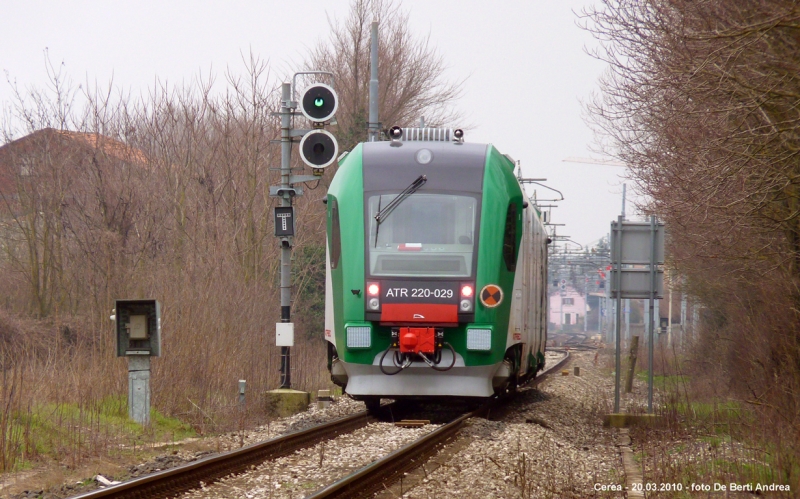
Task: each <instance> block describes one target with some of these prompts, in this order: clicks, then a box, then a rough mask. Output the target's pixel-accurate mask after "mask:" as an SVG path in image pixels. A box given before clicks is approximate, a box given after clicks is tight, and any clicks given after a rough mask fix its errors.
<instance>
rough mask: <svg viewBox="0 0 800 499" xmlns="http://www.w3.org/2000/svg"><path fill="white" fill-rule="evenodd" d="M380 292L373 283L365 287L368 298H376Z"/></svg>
mask: <svg viewBox="0 0 800 499" xmlns="http://www.w3.org/2000/svg"><path fill="white" fill-rule="evenodd" d="M380 292H381V288H380V287H379V286H378V285H377V284H375V283H372V284H370V285H369V286H367V293H369V295H370V296H378V293H380Z"/></svg>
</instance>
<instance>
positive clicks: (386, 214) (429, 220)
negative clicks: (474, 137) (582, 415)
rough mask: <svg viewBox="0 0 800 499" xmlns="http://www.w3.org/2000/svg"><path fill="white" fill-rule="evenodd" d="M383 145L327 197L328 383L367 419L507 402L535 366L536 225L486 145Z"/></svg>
mask: <svg viewBox="0 0 800 499" xmlns="http://www.w3.org/2000/svg"><path fill="white" fill-rule="evenodd" d="M390 133H391V134H393V135H394V136H395V137H396V138H395V139H393V140H392V141H382V142H367V143H362V144H359V145H358V146H356V147H355V148H354V149H353V151H352V152H350V153H349V154H347V155H346V157H345V158H344V159H343V160H342V161H341V162H340V167H339V170H338V171H337V172H336V175H335V176H334V178H333V181H332V182H331V186H330V188H329V190H328V195H327V199H326V203H327V236H328V248H327V282H326V292H325V339H326V340H327V341H328V342H329V344H328V367H329V369H330V371H331V377H332V379H333V381H334V382H335V383H336V384H338V385H340V386H342V387H343V388H344V389H345V391H346V392H347V393H348V394H349V395H351V396H352V397H353V398H356V399H358V400H363V401H365V402H366V403H367V407H368V408H371V409H374V408H376V407H377V406H378V405H379V402H380V398H381V397H384V398H393V399H403V398H428V397H430V398H437V399H439V398H441V397H458V398H463V397H480V398H483V397H490V396H492V395H493V394H496V393H502V392H506V391H508V390H513V389H514V388H516V386H518V385H519V384H522V383H524V382H526V381H527V380H529V379H531V378H533V377H534V376H535V375H536V373H537V372H538V371H539V370H541V369H542V367H543V366H544V351H545V343H546V340H547V317H548V314H547V295H546V284H547V282H546V280H547V244H548V242H549V241H548V237H547V234H546V232H545V227H544V224H543V221H542V214H541V212H539V211H538V210H537V209H536V207H534V206H532V205H530V204H529V203H528V200H527V198H526V195H525V193H524V191H523V189H522V188H521V186H520V183H519V180H518V179H517V177H516V176H515V175H514V168H515V163H514V161H513V160H511V159H510V158H509V157H508V156H505V155H503V154H501V153H500V152H498V150H497V149H495V148H494V147H493V146H492V145H486V144H470V143H464V142H463V140H461V137H462V133H461V131H460V130H456V131H453V130H449V129H407V130H400V129H398V128H396V127H395V128H394V129H392V131H391V132H390ZM403 134H405V139H404V140H400V139H399V138H398V137H402V135H403ZM409 139H411V140H409ZM414 139H433V140H414Z"/></svg>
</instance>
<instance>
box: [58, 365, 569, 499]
mask: <svg viewBox="0 0 800 499" xmlns="http://www.w3.org/2000/svg"><path fill="white" fill-rule="evenodd" d="M568 358H569V355H568V354H567V355H566V356H565V357H564V359H562V360H561V361H560V362H559V363H558V364H556V365H555V366H553V367H551V368H549V369H547V371H545V372H543V373H542V374H540V375H539V376H538V377H537V378H536V379H535V380H533V381H532V384H534V385H535V384H537V383H539V382H540V381H542V380H543V379H544V377H545V376H546V375H547V374H549V373H552V372H554V371H555V370H557V369H559V368H560V367H561V366H562V365H563V364H564V363H565V362H566V361H567V360H568ZM501 403H502V401H501V400H499V399H493V400H491V401H490V402H489V403H487V404H484V405H483V406H481V407H480V408H478V409H477V410H475V411H473V412H470V413H467V414H463V415H461V416H459V417H458V418H456V419H455V420H453V421H451V422H450V423H448V424H446V425H444V426H442V427H441V428H439V429H438V430H435V431H433V432H431V433H429V434H427V435H425V436H424V437H422V438H420V439H418V440H416V441H414V442H412V443H411V444H408V445H406V446H405V447H402V448H400V449H398V450H396V451H394V452H392V453H391V454H389V455H387V456H386V457H384V458H383V459H380V460H378V461H375V462H373V463H371V464H369V465H367V466H365V467H364V468H362V469H360V470H359V471H357V472H355V473H353V474H351V475H349V476H347V477H345V478H343V479H341V480H339V481H337V482H335V483H333V484H331V485H329V486H327V487H324V488H323V489H320V490H319V491H317V492H315V493H314V494H312V495H311V496H309V497H314V498H317V497H319V498H322V497H325V498H329V497H356V496H368V495H369V494H370V493H372V492H375V491H379V490H381V489H383V486H384V484H389V483H392V482H394V481H396V480H397V479H398V477H400V476H401V474H402V473H405V472H407V471H409V470H411V469H413V468H415V467H417V466H419V465H420V464H421V463H423V462H425V460H426V459H427V458H428V457H430V456H431V455H433V454H434V453H435V452H436V450H437V449H438V448H440V447H441V446H442V445H444V444H445V443H447V442H449V441H451V440H452V439H453V438H454V437H455V435H456V434H457V433H458V431H459V429H460V428H461V427H462V426H463V424H464V422H465V421H467V420H468V419H469V418H471V417H479V416H486V415H487V414H488V413H489V411H491V410H492V409H494V408H495V407H497V406H498V405H499V404H501ZM384 411H385V412H387V413H388V412H389V411H391V405H390V406H384ZM373 421H376V418H375V417H373V416H371V415H369V414H368V413H367V412H360V413H357V414H353V415H351V416H347V417H344V418H340V419H337V420H334V421H331V422H329V423H324V424H322V425H318V426H314V427H312V428H308V429H306V430H302V431H298V432H294V433H290V434H288V435H284V436H281V437H278V438H274V439H272V440H268V441H264V442H259V443H256V444H252V445H248V446H245V447H242V448H241V449H237V450H234V451H230V452H225V453H221V454H218V455H215V456H211V457H207V458H205V459H201V460H198V461H195V462H192V463H188V464H185V465H182V466H178V467H175V468H171V469H168V470H164V471H160V472H157V473H152V474H150V475H147V476H143V477H141V478H137V479H134V480H130V481H127V482H124V483H121V484H118V485H114V486H110V487H107V488H104V489H99V490H95V491H92V492H88V493H85V494H81V495H79V496H75V497H74V498H73V499H100V498H115V499H116V498H139V499H142V498H163V497H172V496H175V495H177V494H180V493H182V492H186V491H189V490H192V489H196V488H198V487H200V486H201V485H203V484H210V483H212V482H214V481H216V480H219V479H220V478H223V477H226V476H229V475H234V474H238V473H242V472H244V471H246V470H248V469H249V468H251V467H254V466H256V465H258V464H260V463H262V462H264V461H267V460H271V459H276V458H278V457H281V456H285V455H289V454H291V453H293V452H295V451H297V450H300V449H303V448H307V447H310V446H313V445H315V444H317V443H319V442H322V441H324V440H329V439H332V438H335V437H337V436H339V435H342V434H345V433H348V432H352V431H355V430H357V429H359V428H362V427H364V426H366V425H367V424H368V423H370V422H373Z"/></svg>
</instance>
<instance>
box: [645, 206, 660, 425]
mask: <svg viewBox="0 0 800 499" xmlns="http://www.w3.org/2000/svg"><path fill="white" fill-rule="evenodd" d="M657 294H658V286H657V283H656V217H655V215H650V320H649V321H648V322H649V324H648V327H649V328H650V331H649V337H650V339H649V344H648V346H647V362H648V366H647V367H648V371H647V413H648V414H653V329H654V327H653V324H654V323H655V320H656V318H655V299H656V295H657Z"/></svg>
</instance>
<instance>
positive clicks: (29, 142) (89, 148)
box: [0, 128, 147, 196]
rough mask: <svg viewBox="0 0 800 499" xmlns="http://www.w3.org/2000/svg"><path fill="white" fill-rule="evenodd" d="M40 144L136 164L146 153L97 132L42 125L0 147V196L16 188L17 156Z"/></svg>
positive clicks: (143, 159) (141, 161)
mask: <svg viewBox="0 0 800 499" xmlns="http://www.w3.org/2000/svg"><path fill="white" fill-rule="evenodd" d="M42 144H47V145H48V147H49V148H50V150H53V149H54V148H59V147H61V148H70V149H72V148H78V149H79V150H83V151H85V152H86V153H89V154H96V153H97V152H101V153H102V154H104V155H106V156H108V157H110V158H114V159H118V160H122V161H131V162H135V163H140V164H144V163H146V162H147V156H145V154H144V153H143V152H142V151H141V150H139V149H136V148H133V147H131V146H129V145H127V144H125V143H124V142H121V141H119V140H116V139H112V138H111V137H107V136H105V135H101V134H99V133H83V132H71V131H68V130H56V129H54V128H43V129H41V130H37V131H35V132H33V133H30V134H28V135H26V136H24V137H21V138H19V139H17V140H14V141H12V142H9V143H7V144H5V145H3V146H2V147H0V196H3V195H8V194H13V193H14V191H15V190H16V189H15V187H14V182H15V177H16V174H17V171H16V169H17V168H19V166H18V164H17V162H18V161H19V158H20V157H22V156H24V154H25V153H26V152H28V151H31V150H36V149H37V148H38V147H41V145H42Z"/></svg>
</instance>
